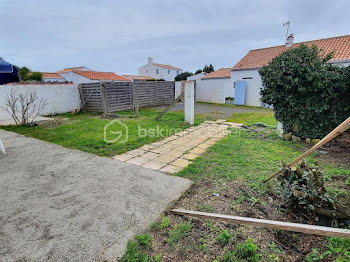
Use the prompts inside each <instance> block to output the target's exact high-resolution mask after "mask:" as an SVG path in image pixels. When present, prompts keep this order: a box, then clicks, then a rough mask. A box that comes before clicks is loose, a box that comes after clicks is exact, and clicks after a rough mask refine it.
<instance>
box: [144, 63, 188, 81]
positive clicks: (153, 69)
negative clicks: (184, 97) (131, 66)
mask: <svg viewBox="0 0 350 262" xmlns="http://www.w3.org/2000/svg"><path fill="white" fill-rule="evenodd" d="M157 69H158V70H159V73H158V74H157ZM177 71H178V73H179V74H181V73H182V70H173V69H168V68H164V67H159V66H155V65H153V64H146V65H144V66H143V67H141V68H139V69H138V73H139V76H150V77H153V78H155V79H164V80H167V81H174V78H175V77H176V76H177V75H178V73H177Z"/></svg>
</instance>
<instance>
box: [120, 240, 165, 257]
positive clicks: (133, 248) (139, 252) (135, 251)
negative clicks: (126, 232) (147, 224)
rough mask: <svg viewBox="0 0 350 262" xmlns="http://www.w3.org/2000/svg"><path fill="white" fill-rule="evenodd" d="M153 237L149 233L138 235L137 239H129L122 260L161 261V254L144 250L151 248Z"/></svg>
mask: <svg viewBox="0 0 350 262" xmlns="http://www.w3.org/2000/svg"><path fill="white" fill-rule="evenodd" d="M151 239H152V237H151V236H150V235H148V234H146V235H139V236H136V240H135V241H129V242H128V244H127V247H126V253H125V255H124V256H123V258H122V259H121V260H120V261H122V262H130V261H134V262H159V261H161V257H160V256H152V255H149V254H145V253H144V250H145V249H149V248H150V242H151Z"/></svg>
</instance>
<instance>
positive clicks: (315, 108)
mask: <svg viewBox="0 0 350 262" xmlns="http://www.w3.org/2000/svg"><path fill="white" fill-rule="evenodd" d="M331 57H332V53H331V54H324V53H323V52H322V50H319V49H318V48H317V47H316V46H313V47H310V48H309V47H307V46H305V45H301V46H300V47H298V48H290V49H289V50H287V51H286V52H284V53H282V54H281V55H280V56H277V57H276V58H274V59H273V60H272V61H271V62H270V63H269V64H268V65H267V66H264V67H263V68H262V69H261V70H260V71H259V73H260V75H261V78H262V83H263V86H264V88H263V89H262V90H261V96H262V99H261V100H262V102H263V103H266V104H270V105H273V107H274V111H275V117H276V119H277V120H279V121H280V122H281V123H282V124H283V128H284V131H285V132H286V133H289V132H291V133H293V134H295V135H297V136H299V137H302V138H307V137H309V138H321V137H324V136H325V135H327V134H328V133H329V132H330V131H331V130H332V129H334V128H335V127H336V126H337V125H339V124H340V123H341V122H342V121H344V120H345V119H346V118H347V117H348V116H349V115H350V68H349V67H348V68H345V67H340V66H336V65H332V64H329V63H328V61H329V60H330V59H331Z"/></svg>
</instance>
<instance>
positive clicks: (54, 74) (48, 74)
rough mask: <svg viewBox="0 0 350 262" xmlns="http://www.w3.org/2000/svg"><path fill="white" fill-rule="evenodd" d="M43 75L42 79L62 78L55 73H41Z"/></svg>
mask: <svg viewBox="0 0 350 262" xmlns="http://www.w3.org/2000/svg"><path fill="white" fill-rule="evenodd" d="M41 73H42V74H43V78H63V77H62V76H60V75H59V74H57V73H47V72H45V73H44V72H41Z"/></svg>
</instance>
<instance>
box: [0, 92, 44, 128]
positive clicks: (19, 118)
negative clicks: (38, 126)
mask: <svg viewBox="0 0 350 262" xmlns="http://www.w3.org/2000/svg"><path fill="white" fill-rule="evenodd" d="M17 92H18V89H11V91H10V93H9V94H7V95H6V97H5V103H4V105H3V106H1V108H2V109H3V110H5V111H6V112H8V113H9V114H10V115H11V117H12V118H13V120H14V121H15V123H16V125H27V124H29V123H31V122H33V121H34V119H35V118H36V117H37V116H38V115H39V114H40V113H41V112H42V111H43V110H44V108H45V107H46V106H47V100H46V99H43V98H42V99H40V100H38V99H39V98H38V96H37V93H36V92H35V91H32V92H27V93H19V94H18V93H17Z"/></svg>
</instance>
